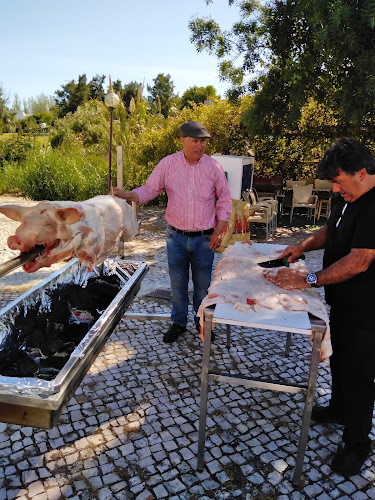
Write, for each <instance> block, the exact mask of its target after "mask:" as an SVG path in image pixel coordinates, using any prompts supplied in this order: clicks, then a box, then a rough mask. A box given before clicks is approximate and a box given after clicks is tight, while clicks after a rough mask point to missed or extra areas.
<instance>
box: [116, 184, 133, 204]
mask: <svg viewBox="0 0 375 500" xmlns="http://www.w3.org/2000/svg"><path fill="white" fill-rule="evenodd" d="M113 194H114V195H115V196H117V198H122V199H123V200H126V201H135V202H136V203H138V202H139V197H138V193H137V192H136V191H123V190H122V189H120V188H118V187H114V188H113Z"/></svg>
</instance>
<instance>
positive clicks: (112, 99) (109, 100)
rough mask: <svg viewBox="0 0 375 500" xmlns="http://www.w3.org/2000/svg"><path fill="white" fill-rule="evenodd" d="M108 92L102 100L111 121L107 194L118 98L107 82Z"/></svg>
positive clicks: (109, 190)
mask: <svg viewBox="0 0 375 500" xmlns="http://www.w3.org/2000/svg"><path fill="white" fill-rule="evenodd" d="M109 82H110V83H109V92H108V94H107V95H106V96H105V98H104V103H105V105H106V106H107V107H108V108H109V111H110V114H111V119H110V125H109V171H108V193H110V192H111V189H112V129H113V110H114V109H115V107H116V106H118V104H119V102H120V98H119V96H118V95H117V94H115V93H114V92H113V88H112V82H111V80H109Z"/></svg>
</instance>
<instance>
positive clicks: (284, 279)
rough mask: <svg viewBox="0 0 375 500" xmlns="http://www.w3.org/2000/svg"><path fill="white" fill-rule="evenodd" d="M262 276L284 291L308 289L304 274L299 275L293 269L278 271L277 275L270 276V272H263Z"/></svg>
mask: <svg viewBox="0 0 375 500" xmlns="http://www.w3.org/2000/svg"><path fill="white" fill-rule="evenodd" d="M263 276H264V277H265V278H266V279H267V280H268V281H271V282H272V283H274V284H275V285H277V286H279V287H280V288H284V289H285V290H295V289H298V290H301V289H302V288H310V285H309V284H308V283H307V282H306V274H303V273H299V272H298V271H296V270H295V269H280V271H279V272H278V273H277V274H272V271H264V272H263Z"/></svg>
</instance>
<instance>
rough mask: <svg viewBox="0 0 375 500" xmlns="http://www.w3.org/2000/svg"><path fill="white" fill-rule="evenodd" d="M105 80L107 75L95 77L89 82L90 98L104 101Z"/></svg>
mask: <svg viewBox="0 0 375 500" xmlns="http://www.w3.org/2000/svg"><path fill="white" fill-rule="evenodd" d="M104 80H105V75H95V76H94V78H93V79H92V80H91V81H90V82H89V84H88V85H89V98H90V99H96V100H97V101H102V100H103V99H104V87H103V84H104Z"/></svg>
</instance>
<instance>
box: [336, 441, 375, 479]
mask: <svg viewBox="0 0 375 500" xmlns="http://www.w3.org/2000/svg"><path fill="white" fill-rule="evenodd" d="M368 456H369V452H364V451H359V450H356V449H355V448H352V447H351V446H350V445H348V444H346V445H345V446H344V448H342V449H340V450H338V451H337V453H336V455H335V456H334V458H333V460H332V464H331V469H332V470H333V472H336V473H337V474H340V476H344V477H350V476H354V474H359V473H360V471H361V468H362V465H363V464H364V463H365V461H366V459H367V457H368Z"/></svg>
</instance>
